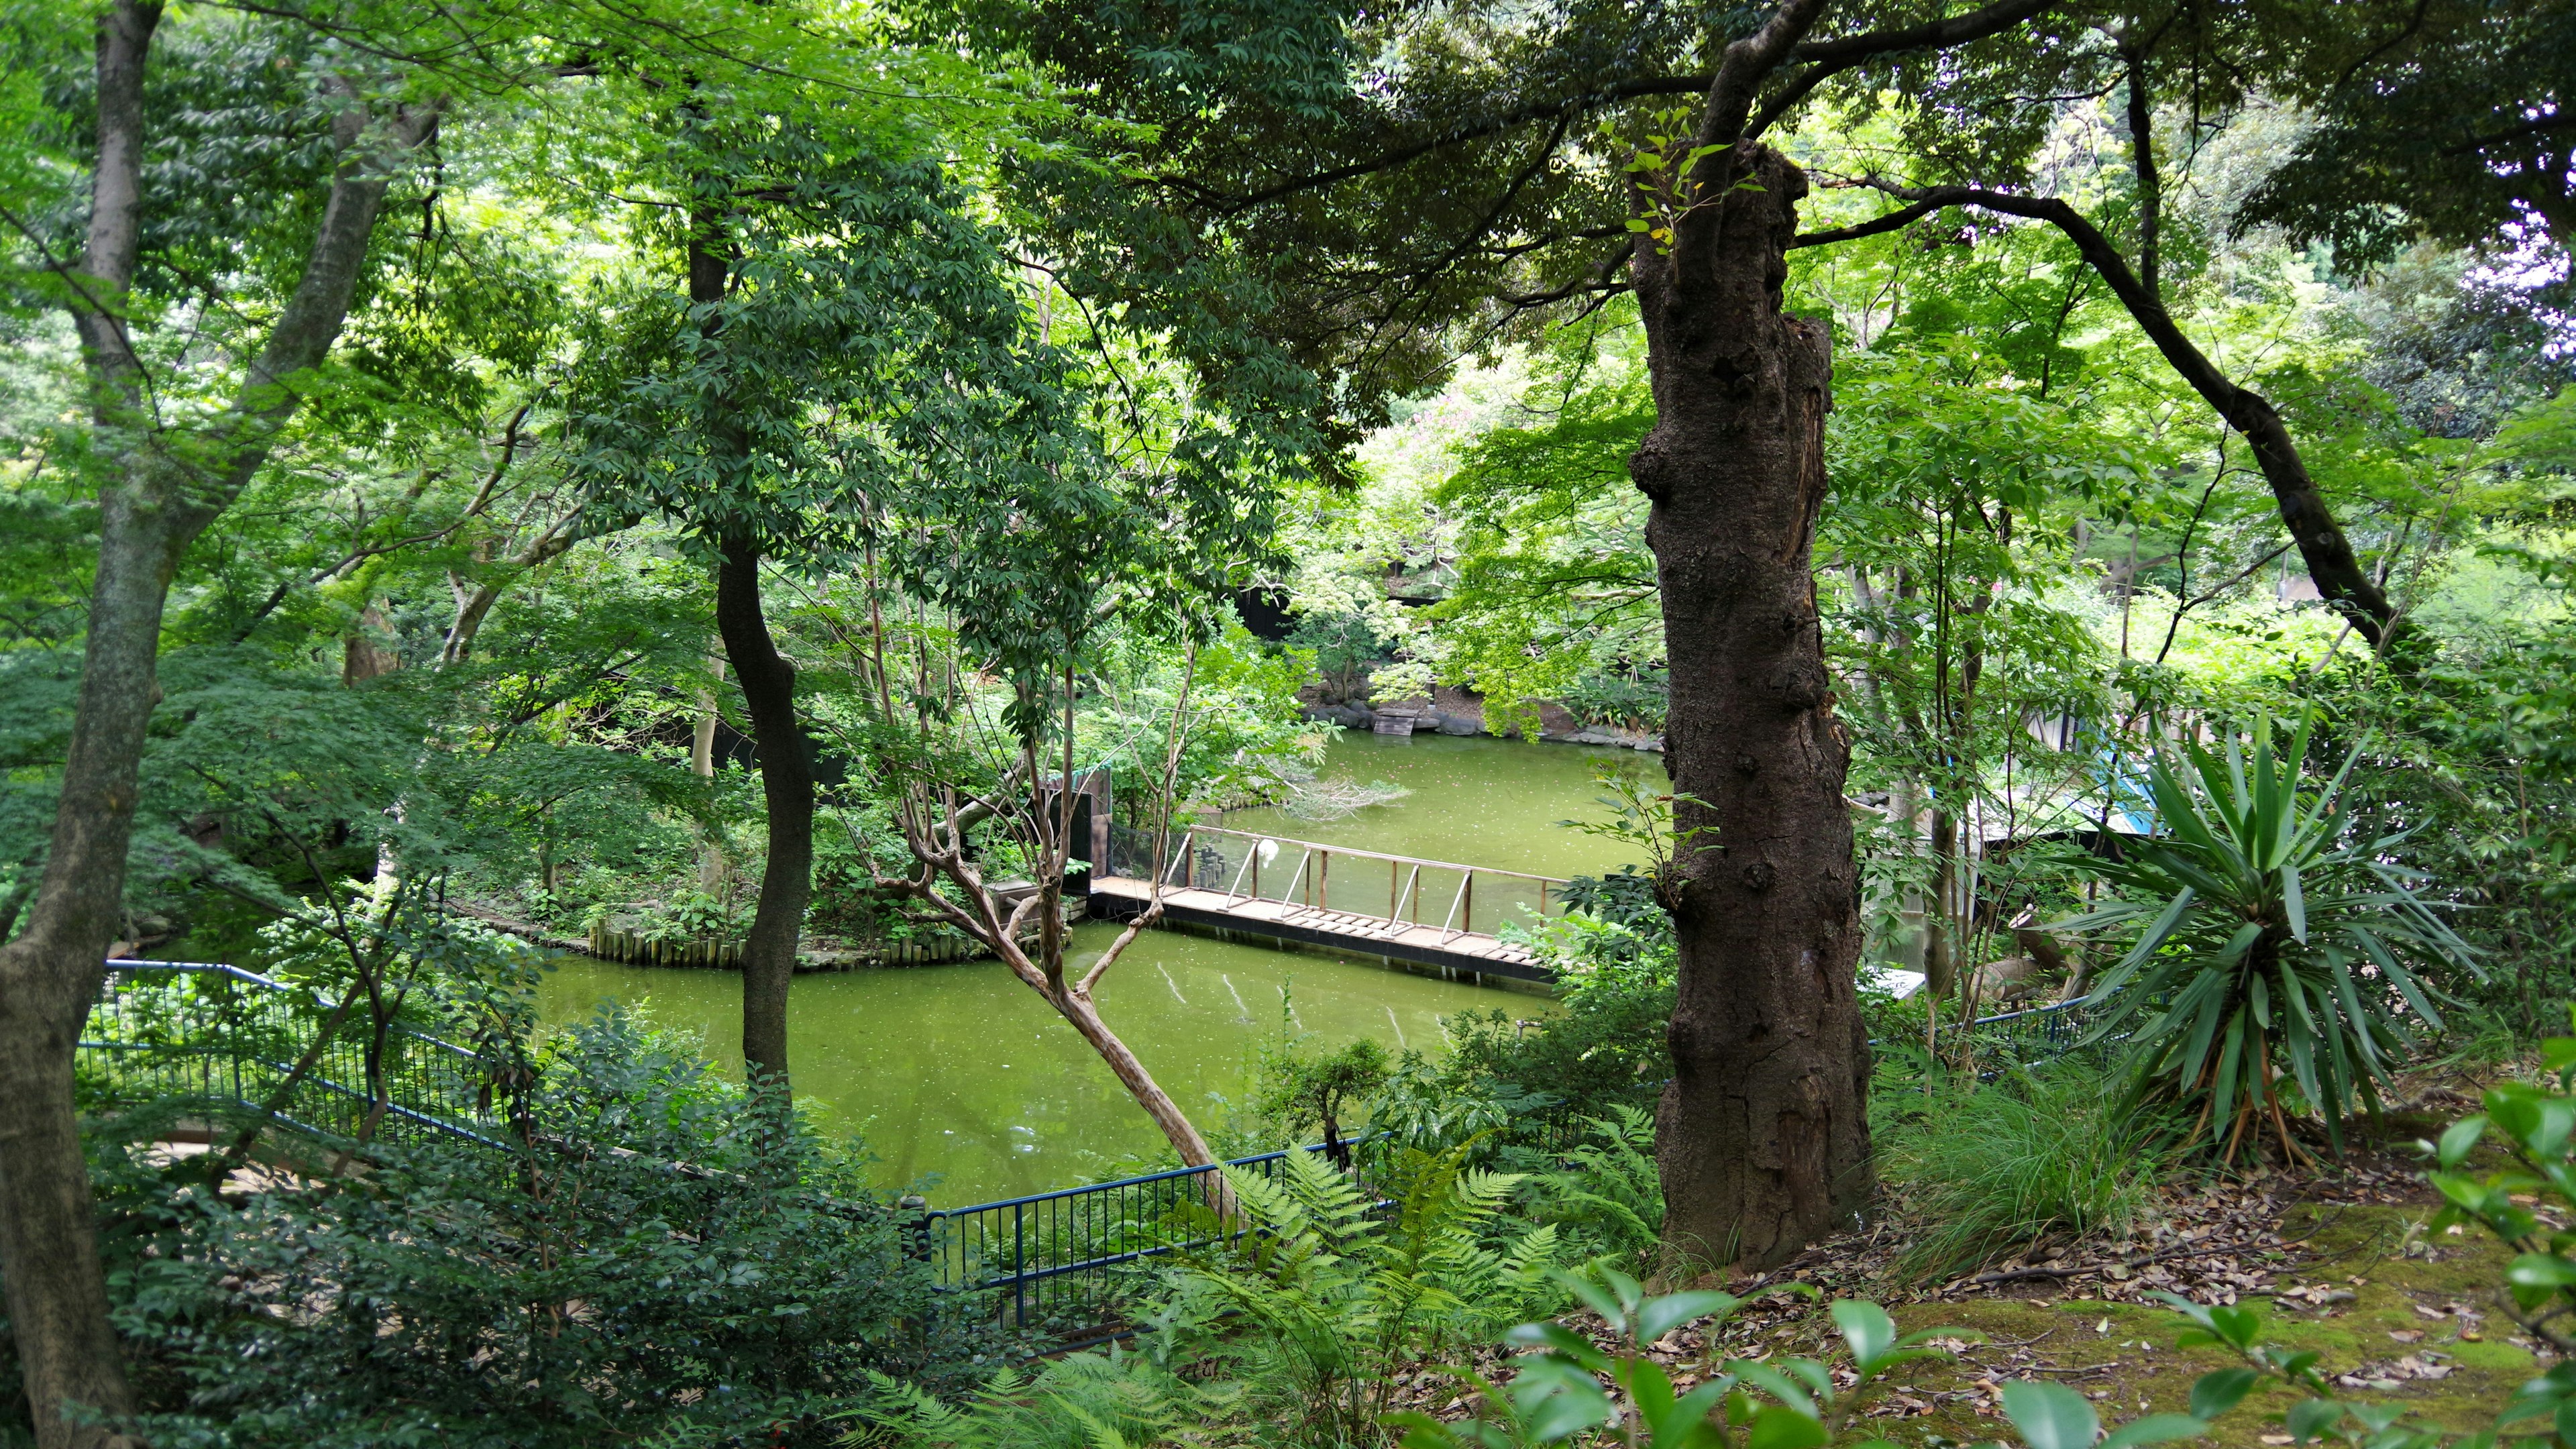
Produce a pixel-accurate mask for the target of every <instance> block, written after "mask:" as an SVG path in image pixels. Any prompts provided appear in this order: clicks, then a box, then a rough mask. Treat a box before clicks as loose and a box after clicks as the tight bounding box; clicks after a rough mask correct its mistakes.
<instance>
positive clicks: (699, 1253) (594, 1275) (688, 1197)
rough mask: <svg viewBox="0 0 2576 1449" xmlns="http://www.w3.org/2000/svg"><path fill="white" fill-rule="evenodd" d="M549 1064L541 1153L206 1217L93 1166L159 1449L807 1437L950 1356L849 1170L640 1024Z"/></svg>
mask: <svg viewBox="0 0 2576 1449" xmlns="http://www.w3.org/2000/svg"><path fill="white" fill-rule="evenodd" d="M542 1065H543V1067H544V1071H543V1073H542V1075H541V1077H540V1078H539V1082H538V1085H537V1086H536V1087H535V1088H534V1089H533V1091H532V1094H531V1095H530V1097H529V1099H528V1101H527V1103H526V1107H527V1115H526V1119H525V1120H526V1126H527V1129H528V1134H529V1135H528V1141H529V1142H530V1143H532V1144H533V1150H530V1151H528V1152H525V1153H524V1154H519V1153H512V1152H508V1151H502V1150H495V1149H493V1148H489V1147H484V1146H479V1145H473V1144H466V1143H455V1142H444V1143H440V1144H437V1145H432V1146H428V1147H423V1148H416V1149H412V1150H409V1151H402V1152H395V1151H392V1150H390V1149H387V1150H380V1151H379V1152H378V1153H377V1154H376V1158H375V1161H374V1162H373V1164H372V1165H371V1166H370V1168H369V1169H368V1170H367V1171H365V1172H364V1173H362V1174H360V1175H356V1176H349V1177H332V1176H327V1175H323V1174H319V1173H316V1174H314V1175H312V1176H302V1177H299V1176H292V1175H288V1174H285V1173H274V1174H270V1175H268V1176H267V1177H266V1178H264V1179H263V1184H262V1186H261V1187H260V1188H259V1190H257V1191H253V1192H249V1193H247V1194H242V1193H228V1194H226V1195H224V1196H221V1197H218V1196H216V1195H213V1194H211V1193H209V1192H207V1191H206V1187H205V1172H204V1168H203V1161H202V1159H181V1160H180V1161H179V1162H177V1163H165V1162H164V1161H162V1160H161V1159H160V1158H158V1157H156V1156H152V1155H147V1154H144V1153H139V1152H137V1153H129V1152H127V1151H126V1150H124V1149H122V1148H118V1147H115V1146H112V1145H109V1146H103V1147H102V1148H101V1149H100V1156H99V1158H98V1161H97V1172H98V1178H99V1183H98V1187H99V1197H100V1203H101V1210H102V1214H103V1216H104V1217H105V1219H106V1221H107V1231H106V1233H105V1242H106V1244H107V1248H108V1252H109V1253H110V1255H111V1264H110V1285H111V1292H112V1294H113V1295H114V1300H115V1313H116V1319H117V1325H118V1328H119V1331H120V1333H121V1334H122V1335H123V1337H124V1340H125V1342H126V1344H127V1346H128V1351H129V1353H130V1354H131V1355H132V1363H133V1369H134V1374H135V1378H136V1381H137V1386H138V1390H139V1392H140V1393H141V1394H142V1396H143V1398H144V1401H145V1403H146V1405H147V1410H148V1411H147V1413H146V1415H145V1416H144V1421H143V1423H142V1424H141V1425H140V1426H139V1427H140V1428H141V1429H142V1431H143V1433H144V1437H145V1438H146V1439H147V1440H148V1441H149V1442H151V1443H153V1444H155V1445H162V1446H199V1445H203V1446H253V1445H280V1446H286V1445H293V1446H299V1449H301V1446H336V1445H360V1444H366V1445H377V1444H387V1443H438V1444H442V1445H452V1446H466V1449H473V1446H486V1445H488V1446H511V1449H526V1446H550V1445H565V1446H572V1445H590V1444H597V1443H604V1442H612V1441H620V1440H625V1439H630V1438H640V1437H648V1436H653V1435H660V1436H663V1437H665V1438H667V1439H670V1440H672V1441H675V1442H691V1443H705V1444H723V1443H758V1444H762V1445H784V1444H794V1443H819V1442H822V1436H823V1435H824V1433H825V1430H824V1426H823V1417H822V1416H823V1415H824V1414H825V1413H826V1412H828V1411H829V1410H830V1408H831V1407H832V1406H833V1405H835V1404H836V1403H838V1402H840V1401H842V1400H843V1399H845V1398H846V1397H847V1396H849V1395H851V1394H854V1393H857V1392H860V1391H862V1390H864V1389H865V1388H866V1386H867V1383H868V1380H867V1373H868V1371H869V1370H870V1369H883V1368H889V1367H893V1368H904V1369H912V1370H918V1369H920V1368H922V1367H923V1366H925V1365H928V1364H931V1363H933V1362H935V1361H939V1360H942V1359H944V1358H945V1356H946V1353H947V1348H948V1346H949V1345H950V1344H951V1343H952V1340H950V1339H948V1338H946V1337H945V1330H944V1329H941V1328H940V1327H939V1326H938V1320H937V1315H936V1313H935V1311H934V1308H933V1300H932V1297H931V1292H930V1283H929V1281H928V1274H927V1270H926V1269H925V1268H921V1267H918V1266H915V1265H913V1264H911V1263H910V1262H908V1261H907V1258H906V1255H905V1253H904V1251H903V1249H904V1232H905V1227H904V1223H903V1221H902V1219H901V1218H900V1217H899V1216H898V1215H897V1214H896V1213H895V1212H893V1211H892V1210H890V1209H888V1208H887V1207H885V1206H883V1205H882V1204H880V1203H879V1202H878V1201H877V1200H876V1198H875V1197H874V1196H873V1195H872V1194H871V1193H870V1192H869V1191H868V1190H867V1188H866V1187H865V1185H864V1181H863V1178H862V1176H861V1167H862V1165H863V1163H862V1161H861V1159H859V1158H857V1157H855V1156H853V1155H852V1154H851V1153H850V1152H848V1151H846V1150H839V1149H835V1148H833V1147H831V1146H830V1145H828V1144H826V1143H824V1142H822V1141H821V1140H819V1139H818V1138H816V1137H815V1136H814V1135H813V1134H812V1133H811V1132H810V1131H808V1130H807V1129H806V1128H804V1127H803V1126H802V1125H801V1124H799V1123H795V1122H781V1121H779V1120H777V1119H776V1117H775V1116H774V1115H772V1114H769V1113H765V1112H761V1111H755V1110H754V1109H753V1107H752V1105H751V1104H750V1103H749V1102H748V1101H747V1100H746V1098H745V1097H744V1095H743V1093H742V1091H741V1090H740V1089H739V1088H738V1087H735V1086H733V1085H731V1084H729V1083H726V1082H723V1081H721V1080H720V1079H718V1078H716V1077H715V1076H714V1075H713V1074H712V1071H711V1069H709V1068H708V1067H707V1066H706V1065H705V1063H704V1062H703V1060H702V1059H700V1058H699V1056H698V1055H697V1053H696V1051H695V1050H694V1049H693V1044H691V1043H684V1042H680V1041H675V1040H668V1039H664V1038H662V1037H660V1036H658V1035H656V1034H654V1033H653V1032H651V1031H649V1030H647V1029H646V1028H645V1027H644V1026H643V1025H641V1024H640V1023H639V1022H637V1021H636V1020H635V1019H633V1018H631V1017H626V1016H622V1015H615V1014H610V1015H604V1016H603V1017H601V1018H600V1019H598V1020H595V1021H593V1022H591V1023H588V1024H586V1025H584V1026H581V1027H579V1028H575V1029H573V1030H571V1031H569V1032H566V1033H562V1034H559V1035H558V1036H557V1037H555V1038H554V1039H553V1040H552V1041H551V1042H550V1043H549V1044H548V1046H547V1048H546V1049H545V1051H544V1052H543V1062H542ZM126 1135H127V1136H128V1137H129V1138H131V1137H132V1136H133V1134H131V1133H129V1134H126ZM317 1155H318V1154H317ZM9 1370H10V1372H12V1373H13V1372H14V1364H13V1363H12V1364H10V1365H9Z"/></svg>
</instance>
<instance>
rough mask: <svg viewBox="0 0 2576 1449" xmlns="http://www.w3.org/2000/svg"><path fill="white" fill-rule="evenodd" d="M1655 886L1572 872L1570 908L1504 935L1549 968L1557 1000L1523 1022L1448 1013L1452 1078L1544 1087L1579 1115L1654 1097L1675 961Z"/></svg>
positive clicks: (1664, 1063) (1665, 1057)
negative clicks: (1549, 1010)
mask: <svg viewBox="0 0 2576 1449" xmlns="http://www.w3.org/2000/svg"><path fill="white" fill-rule="evenodd" d="M1652 892H1653V883H1652V881H1651V879H1650V878H1648V877H1645V876H1641V875H1638V874H1636V873H1635V872H1634V871H1633V870H1631V871H1628V872H1624V873H1623V874H1621V875H1614V876H1609V877H1604V878H1599V879H1590V880H1577V881H1575V882H1573V883H1571V884H1569V885H1568V886H1567V888H1566V895H1567V899H1568V901H1569V903H1570V904H1571V905H1572V906H1573V907H1574V908H1573V909H1572V910H1569V911H1568V912H1567V914H1565V915H1563V916H1561V917H1558V918H1556V919H1554V920H1551V921H1548V922H1546V923H1544V924H1543V925H1540V926H1538V927H1535V928H1533V929H1530V930H1528V931H1525V932H1512V933H1510V934H1513V935H1516V936H1518V937H1519V938H1520V939H1522V940H1525V941H1527V942H1528V943H1529V944H1530V945H1531V946H1532V948H1533V949H1535V950H1536V951H1537V952H1538V954H1539V955H1540V957H1541V958H1542V959H1543V960H1545V961H1546V962H1547V964H1548V966H1549V968H1550V969H1551V970H1553V971H1554V972H1555V973H1556V977H1557V983H1558V993H1559V994H1558V1003H1559V1005H1560V1007H1561V1008H1562V1009H1561V1010H1559V1011H1558V1012H1556V1013H1554V1014H1552V1015H1548V1016H1545V1017H1541V1018H1539V1019H1537V1020H1536V1021H1534V1022H1530V1023H1526V1024H1525V1023H1523V1022H1521V1021H1519V1020H1516V1019H1515V1018H1513V1017H1512V1016H1510V1015H1509V1014H1508V1013H1505V1012H1503V1011H1501V1010H1491V1011H1486V1012H1481V1013H1480V1012H1472V1011H1471V1012H1462V1013H1460V1014H1459V1015H1457V1016H1454V1017H1451V1018H1450V1019H1449V1030H1450V1034H1451V1036H1452V1037H1453V1038H1454V1041H1455V1045H1454V1047H1453V1049H1452V1051H1451V1053H1450V1057H1449V1062H1448V1071H1449V1073H1450V1074H1451V1075H1452V1077H1454V1078H1456V1079H1457V1080H1459V1081H1461V1082H1472V1083H1481V1084H1485V1086H1486V1088H1487V1089H1488V1090H1494V1089H1497V1088H1499V1087H1504V1086H1508V1087H1509V1088H1511V1089H1512V1090H1515V1091H1523V1092H1527V1091H1544V1092H1545V1093H1546V1094H1547V1095H1549V1096H1551V1097H1553V1098H1555V1099H1556V1101H1557V1102H1558V1103H1559V1104H1560V1105H1561V1106H1562V1108H1563V1110H1564V1111H1565V1112H1566V1113H1568V1114H1571V1115H1573V1116H1577V1117H1586V1116H1601V1115H1603V1114H1606V1113H1611V1112H1614V1111H1615V1110H1616V1109H1617V1108H1619V1107H1621V1106H1640V1105H1643V1104H1645V1103H1646V1102H1648V1101H1650V1100H1652V1098H1653V1097H1654V1095H1655V1094H1656V1093H1657V1092H1659V1091H1660V1090H1661V1089H1662V1086H1663V1083H1664V1080H1665V1079H1666V1078H1668V1077H1670V1076H1671V1075H1672V1055H1671V1052H1670V1051H1669V1050H1668V1049H1667V1048H1666V1046H1665V1044H1664V1027H1665V1025H1666V1023H1668V1022H1669V1021H1670V1020H1671V1019H1672V1014H1673V997H1674V980H1675V971H1676V969H1677V967H1676V960H1677V958H1676V955H1675V951H1674V946H1673V938H1672V925H1671V919H1670V918H1669V917H1667V916H1666V915H1665V914H1664V912H1663V908H1662V907H1661V906H1659V905H1656V904H1655V903H1654V897H1653V894H1652ZM1641 895H1642V897H1643V900H1642V903H1640V900H1639V897H1640V896H1641ZM1596 910H1597V911H1598V912H1599V913H1598V914H1596ZM1524 1125H1526V1124H1524Z"/></svg>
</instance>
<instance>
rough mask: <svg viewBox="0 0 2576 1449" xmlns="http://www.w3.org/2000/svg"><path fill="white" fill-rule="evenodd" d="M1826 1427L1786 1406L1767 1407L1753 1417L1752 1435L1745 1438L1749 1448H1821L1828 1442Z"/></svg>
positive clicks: (1745, 1443) (1746, 1447)
mask: <svg viewBox="0 0 2576 1449" xmlns="http://www.w3.org/2000/svg"><path fill="white" fill-rule="evenodd" d="M1825 1438H1826V1435H1825V1426H1824V1425H1823V1424H1822V1423H1820V1422H1818V1421H1817V1420H1815V1419H1813V1418H1810V1417H1808V1416H1807V1415H1805V1414H1802V1413H1799V1412H1798V1411H1797V1410H1796V1409H1793V1408H1790V1407H1789V1406H1788V1405H1786V1404H1765V1405H1764V1406H1763V1407H1762V1410H1761V1412H1759V1413H1757V1414H1755V1415H1754V1416H1753V1429H1752V1432H1750V1433H1748V1434H1747V1435H1745V1439H1744V1445H1745V1449H1817V1446H1819V1445H1821V1444H1823V1443H1824V1442H1825Z"/></svg>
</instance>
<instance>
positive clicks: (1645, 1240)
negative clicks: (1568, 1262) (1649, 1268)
mask: <svg viewBox="0 0 2576 1449" xmlns="http://www.w3.org/2000/svg"><path fill="white" fill-rule="evenodd" d="M1583 1127H1584V1135H1583V1137H1582V1138H1581V1139H1580V1140H1579V1141H1577V1142H1575V1143H1574V1144H1573V1145H1572V1146H1570V1147H1568V1148H1566V1149H1564V1150H1563V1151H1562V1152H1549V1151H1538V1150H1532V1149H1527V1148H1522V1149H1509V1150H1506V1151H1505V1152H1504V1154H1503V1157H1504V1160H1505V1161H1506V1162H1507V1163H1516V1162H1517V1160H1518V1159H1520V1158H1523V1157H1527V1158H1530V1159H1534V1160H1535V1163H1536V1164H1537V1165H1536V1166H1535V1167H1534V1168H1533V1170H1532V1171H1531V1172H1530V1174H1529V1177H1528V1179H1527V1180H1526V1181H1525V1182H1524V1183H1523V1184H1522V1186H1521V1193H1520V1203H1521V1207H1520V1211H1521V1213H1522V1214H1523V1215H1524V1216H1525V1217H1527V1218H1529V1219H1530V1220H1531V1221H1533V1222H1537V1223H1544V1224H1546V1225H1548V1226H1550V1227H1553V1228H1555V1229H1556V1230H1557V1232H1558V1233H1559V1234H1561V1235H1562V1236H1563V1238H1564V1242H1565V1248H1566V1252H1567V1255H1568V1256H1570V1257H1577V1258H1585V1259H1593V1258H1599V1259H1606V1260H1608V1261H1612V1262H1619V1261H1625V1262H1629V1263H1632V1264H1637V1265H1639V1266H1642V1265H1643V1263H1644V1260H1645V1259H1646V1257H1647V1256H1648V1255H1649V1254H1651V1253H1653V1252H1654V1251H1655V1249H1656V1247H1657V1245H1658V1243H1659V1242H1660V1240H1661V1237H1662V1234H1663V1229H1664V1186H1663V1181H1662V1179H1661V1178H1660V1177H1659V1176H1657V1174H1656V1171H1655V1119H1654V1117H1653V1116H1652V1115H1651V1114H1649V1113H1648V1112H1647V1111H1646V1110H1645V1109H1644V1108H1642V1107H1635V1106H1630V1105H1628V1104H1626V1103H1618V1104H1614V1105H1613V1106H1612V1107H1611V1110H1610V1115H1608V1116H1606V1117H1592V1118H1587V1119H1585V1120H1584V1123H1583Z"/></svg>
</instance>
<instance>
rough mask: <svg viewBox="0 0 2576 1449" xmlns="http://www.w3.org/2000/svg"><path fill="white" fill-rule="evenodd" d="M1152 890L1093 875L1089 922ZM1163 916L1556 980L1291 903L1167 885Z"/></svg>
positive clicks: (1492, 942)
mask: <svg viewBox="0 0 2576 1449" xmlns="http://www.w3.org/2000/svg"><path fill="white" fill-rule="evenodd" d="M1153 890H1154V885H1153V882H1151V881H1145V880H1138V879H1135V878H1134V877H1132V876H1116V875H1110V876H1094V877H1092V880H1091V909H1092V912H1093V914H1095V915H1104V916H1119V917H1131V918H1132V917H1133V916H1135V915H1136V914H1137V913H1139V912H1141V911H1143V910H1144V909H1145V907H1146V905H1147V903H1148V902H1149V901H1151V900H1152V898H1153ZM1163 916H1164V918H1165V919H1166V920H1170V921H1174V922H1176V923H1179V924H1182V925H1195V926H1208V927H1214V928H1216V929H1219V930H1228V931H1243V932H1247V933H1249V934H1251V935H1256V936H1268V937H1271V938H1273V939H1275V940H1282V941H1295V942H1298V943H1300V944H1302V945H1310V946H1323V947H1328V948H1332V949H1337V950H1344V951H1352V952H1358V953H1361V954H1365V955H1370V956H1383V957H1386V958H1388V959H1390V960H1396V961H1408V962H1413V963H1416V964H1419V965H1424V966H1439V967H1443V968H1446V969H1448V970H1452V971H1464V972H1469V973H1472V974H1475V975H1479V976H1508V977H1511V978H1514V979H1516V980H1521V981H1553V980H1555V979H1556V978H1555V974H1554V973H1553V972H1551V971H1549V970H1548V969H1547V968H1546V967H1544V966H1542V965H1540V964H1539V963H1538V960H1537V958H1536V957H1534V956H1532V955H1531V954H1530V953H1529V951H1528V950H1527V949H1525V948H1523V947H1520V946H1515V945H1512V944H1511V943H1510V942H1507V941H1503V940H1500V939H1497V938H1496V937H1493V936H1488V935H1485V934H1482V933H1480V932H1475V931H1460V930H1448V929H1443V928H1441V927H1438V926H1424V925H1417V924H1415V923H1413V922H1411V921H1405V920H1389V919H1387V918H1385V917H1383V916H1370V915H1361V914H1356V913H1354V912H1350V911H1334V910H1325V909H1323V908H1321V907H1317V906H1310V905H1302V904H1300V903H1298V902H1296V901H1281V900H1270V899H1266V898H1263V897H1259V896H1251V895H1236V894H1230V893H1228V892H1225V891H1221V890H1208V889H1205V888H1202V887H1196V886H1172V885H1167V886H1164V887H1163Z"/></svg>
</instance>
